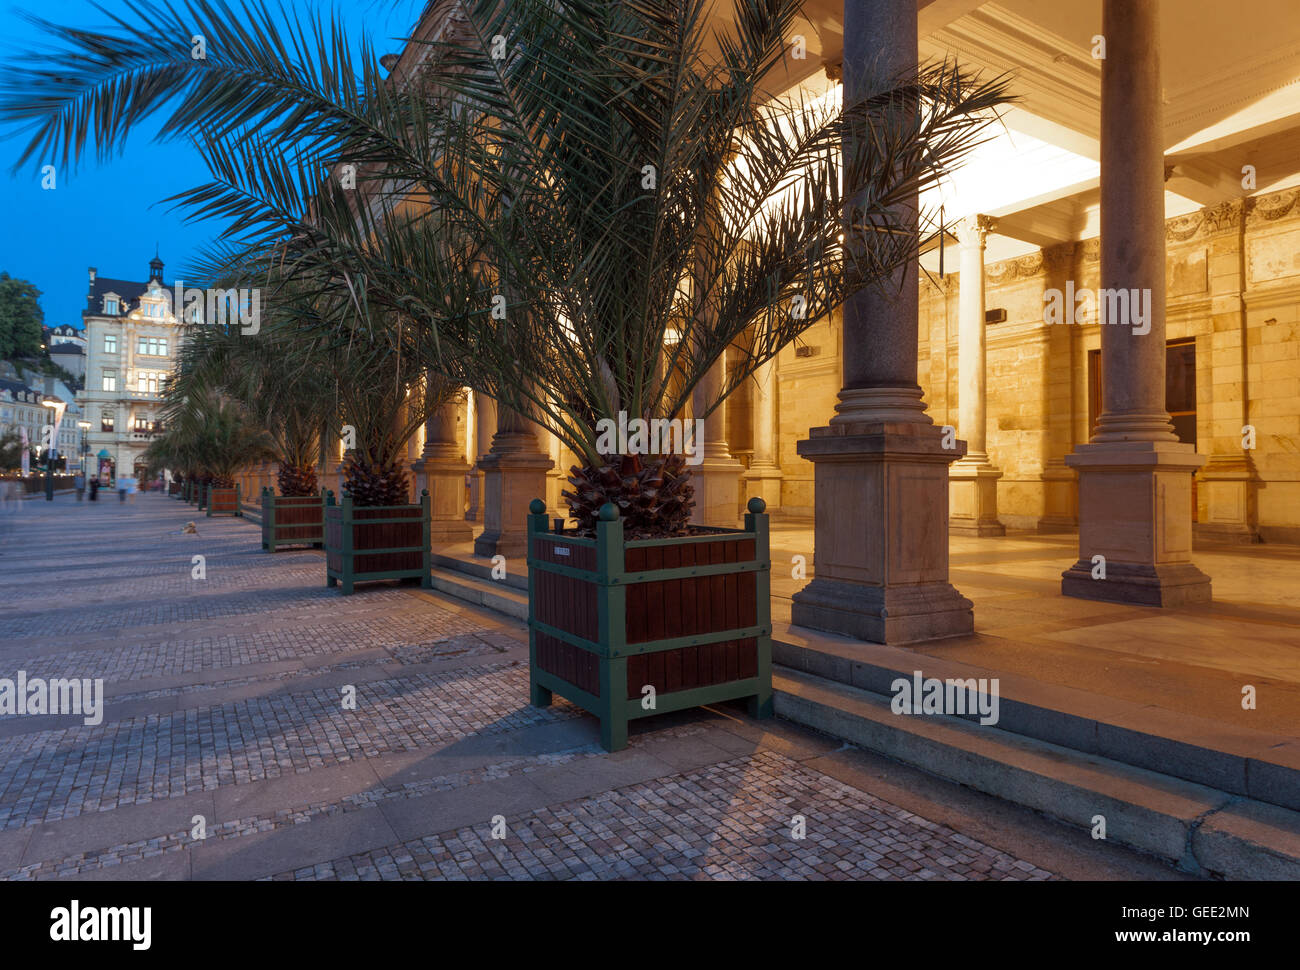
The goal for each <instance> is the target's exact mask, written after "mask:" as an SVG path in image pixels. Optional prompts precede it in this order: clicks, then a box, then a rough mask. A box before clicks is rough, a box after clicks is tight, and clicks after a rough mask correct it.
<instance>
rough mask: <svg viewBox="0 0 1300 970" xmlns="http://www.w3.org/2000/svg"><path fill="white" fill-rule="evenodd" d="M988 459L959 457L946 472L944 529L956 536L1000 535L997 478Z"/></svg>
mask: <svg viewBox="0 0 1300 970" xmlns="http://www.w3.org/2000/svg"><path fill="white" fill-rule="evenodd" d="M1001 477H1002V472H1001V471H999V470H998V469H996V468H994V467H993V466H992V465H990V464H989V462H988V459H987V458H985V459H983V460H981V459H978V458H976V459H970V458H963V459H962V460H961V461H959V462H957V463H955V464H954V465H953V466H952V468H951V469H950V470H949V472H948V531H949V532H951V533H952V534H953V535H959V536H1002V535H1006V534H1007V530H1006V527H1005V526H1004V525H1003V524H1002V523H1001V522H1000V521H998V479H999V478H1001Z"/></svg>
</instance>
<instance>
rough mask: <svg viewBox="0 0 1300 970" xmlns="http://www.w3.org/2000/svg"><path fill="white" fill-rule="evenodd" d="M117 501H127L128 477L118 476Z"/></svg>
mask: <svg viewBox="0 0 1300 970" xmlns="http://www.w3.org/2000/svg"><path fill="white" fill-rule="evenodd" d="M117 500H118V501H119V502H125V501H126V476H125V475H118V476H117Z"/></svg>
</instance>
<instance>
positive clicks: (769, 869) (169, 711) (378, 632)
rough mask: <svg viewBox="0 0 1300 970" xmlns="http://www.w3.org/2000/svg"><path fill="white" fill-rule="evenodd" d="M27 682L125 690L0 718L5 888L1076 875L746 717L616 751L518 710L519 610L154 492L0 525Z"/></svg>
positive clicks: (1, 601) (0, 621)
mask: <svg viewBox="0 0 1300 970" xmlns="http://www.w3.org/2000/svg"><path fill="white" fill-rule="evenodd" d="M188 520H194V521H195V522H196V523H197V526H198V534H197V535H182V534H181V529H182V527H183V525H184V524H185V522H186V521H188ZM194 556H203V557H204V561H203V566H204V572H205V576H204V578H200V579H196V578H194V569H195V566H194V558H193V557H194ZM20 671H22V672H24V673H25V675H26V676H27V678H29V680H30V679H31V678H50V677H78V678H91V679H98V678H102V679H103V681H104V686H105V694H106V698H107V700H106V704H105V710H104V712H103V720H102V722H101V723H98V724H86V723H83V721H84V719H83V718H82V717H80V716H76V715H27V716H19V715H8V716H0V878H3V879H39V878H61V877H63V878H66V877H77V878H94V877H100V878H104V877H107V878H132V879H158V878H175V879H185V878H233V879H347V880H353V879H493V878H505V879H516V878H517V879H529V878H539V879H570V878H573V879H611V878H644V879H692V878H694V879H700V878H704V879H710V878H719V879H756V878H757V879H1037V880H1041V879H1050V878H1057V877H1059V874H1058V873H1057V872H1055V871H1049V869H1048V868H1044V867H1043V866H1041V865H1038V864H1035V863H1034V862H1031V861H1028V860H1026V859H1022V858H1018V857H1017V855H1016V854H1014V853H1012V852H1009V851H1007V849H1006V848H1005V846H1004V847H1003V848H996V847H994V846H991V845H989V844H986V843H984V842H982V841H980V840H978V839H976V838H972V837H970V836H968V835H966V834H963V833H961V832H959V831H957V830H955V829H954V828H953V827H951V826H949V825H947V824H942V823H940V822H936V821H932V820H930V819H928V818H925V817H922V816H921V815H919V814H917V813H915V812H913V811H909V810H906V809H904V808H902V807H900V806H899V805H897V804H894V803H892V802H891V801H888V800H885V799H884V798H881V797H878V796H877V795H874V794H871V793H870V792H869V791H867V790H866V788H865V786H864V784H858V783H849V782H847V781H844V780H841V778H837V777H832V775H831V774H828V773H827V770H829V769H825V770H824V766H822V762H823V761H825V759H826V757H827V756H828V752H834V751H835V750H836V746H835V745H834V744H831V743H829V742H827V741H826V739H820V738H816V737H815V736H813V735H811V734H808V733H807V732H803V731H801V729H798V728H795V727H793V726H791V725H783V724H775V725H774V724H771V722H764V724H763V725H759V724H757V723H756V722H752V721H749V720H748V719H747V718H745V717H744V716H743V715H741V714H740V713H739V712H738V711H733V710H731V709H730V708H726V709H719V710H716V711H715V710H700V711H693V712H682V713H679V714H674V715H665V716H663V717H660V718H656V719H654V720H653V721H651V722H644V723H642V724H640V725H637V728H638V729H637V730H634V733H633V736H632V738H631V743H630V745H629V748H628V749H627V750H626V751H623V752H619V753H617V754H614V755H610V754H607V753H605V752H604V751H603V750H602V749H601V748H600V746H599V744H598V743H597V738H598V730H597V725H596V722H595V720H594V719H593V718H591V717H589V716H588V715H586V714H585V713H583V712H582V711H580V710H578V709H577V708H575V707H573V706H572V705H569V704H567V703H565V702H563V701H557V703H556V704H555V705H554V706H553V707H551V708H549V709H546V710H539V709H536V708H533V707H530V706H529V705H528V704H527V694H528V691H527V649H526V637H525V634H524V632H523V629H522V627H521V626H520V625H519V624H517V623H515V622H513V621H509V620H505V619H501V618H497V617H494V616H493V615H491V614H487V613H484V612H482V611H479V610H476V609H473V608H470V607H468V606H464V605H463V604H459V603H456V602H454V601H449V600H443V599H440V598H439V597H437V596H435V595H433V594H430V593H427V592H425V591H422V590H419V589H416V588H413V587H404V586H398V585H378V586H372V587H362V588H361V589H360V590H359V591H358V593H356V594H355V595H353V596H349V597H344V596H341V595H340V594H339V592H338V591H337V590H333V589H327V588H326V586H325V582H324V565H323V560H322V556H321V554H320V553H319V552H317V551H283V552H279V553H276V554H275V555H269V554H267V553H264V552H262V551H261V549H260V545H259V537H258V532H257V528H256V526H255V525H253V524H251V523H249V522H246V521H241V520H235V519H207V518H200V517H199V516H198V515H197V514H196V513H195V511H194V509H193V508H192V507H187V506H184V505H182V504H181V503H180V502H178V501H175V500H170V499H166V498H164V497H162V496H158V495H140V496H137V497H136V498H135V499H134V501H132V502H130V503H128V504H126V505H121V504H119V503H118V502H116V501H110V502H100V503H95V504H91V503H88V502H87V503H81V504H78V503H76V502H75V501H73V500H72V499H71V498H65V497H60V498H59V499H58V500H56V501H55V502H54V503H52V504H51V503H45V502H42V501H33V502H26V503H24V504H23V505H22V506H21V507H20V508H19V509H18V510H17V511H12V510H10V511H6V512H3V513H0V678H9V679H12V680H16V679H17V677H18V675H19V672H20ZM349 696H354V697H355V703H350V702H349V700H348V698H349ZM1039 861H1040V862H1041V860H1039Z"/></svg>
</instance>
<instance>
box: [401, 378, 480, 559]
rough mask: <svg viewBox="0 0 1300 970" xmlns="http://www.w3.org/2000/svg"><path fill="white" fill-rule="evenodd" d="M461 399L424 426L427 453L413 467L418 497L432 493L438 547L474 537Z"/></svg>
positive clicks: (433, 539)
mask: <svg viewBox="0 0 1300 970" xmlns="http://www.w3.org/2000/svg"><path fill="white" fill-rule="evenodd" d="M459 397H460V396H459V395H457V396H456V397H453V398H452V399H451V400H450V401H448V402H447V403H446V404H444V405H443V406H442V407H440V408H438V410H437V411H435V412H434V413H433V415H432V416H431V417H430V418H429V419H428V420H427V421H425V423H424V451H423V452H422V453H421V455H420V458H419V460H418V461H415V462H413V463H412V464H411V468H412V470H413V471H414V472H415V494H416V496H417V498H418V496H419V494H420V493H421V492H422V491H423V490H424V489H428V490H429V504H430V507H431V515H430V518H431V520H432V522H431V525H430V528H429V539H430V542H431V543H432V545H433V546H434V547H438V546H446V545H452V544H454V543H457V542H468V541H469V540H470V537H471V536H472V534H473V530H472V529H471V528H470V525H469V523H468V522H466V521H465V476H466V475H467V474H468V473H469V465H468V464H466V463H465V455H464V453H463V452H462V450H461V431H462V428H461V424H460V399H459Z"/></svg>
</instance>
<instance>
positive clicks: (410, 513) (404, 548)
mask: <svg viewBox="0 0 1300 970" xmlns="http://www.w3.org/2000/svg"><path fill="white" fill-rule="evenodd" d="M430 511H431V505H430V502H429V492H428V490H427V489H426V490H425V491H423V492H421V493H420V504H419V505H384V506H371V507H366V508H358V507H357V506H354V505H353V504H352V496H350V495H348V494H346V493H345V494H344V496H343V504H342V505H335V504H334V493H333V492H327V493H326V495H325V582H326V585H328V586H337V585H340V584H341V585H342V587H343V593H344V595H347V594H349V593H351V592H352V586H353V584H354V583H361V582H370V581H371V580H378V579H418V580H420V585H421V586H423V587H425V588H426V589H428V588H431V587H432V585H433V580H432V575H431V573H430V567H431V564H432V563H431V556H430V554H429V529H430Z"/></svg>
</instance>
